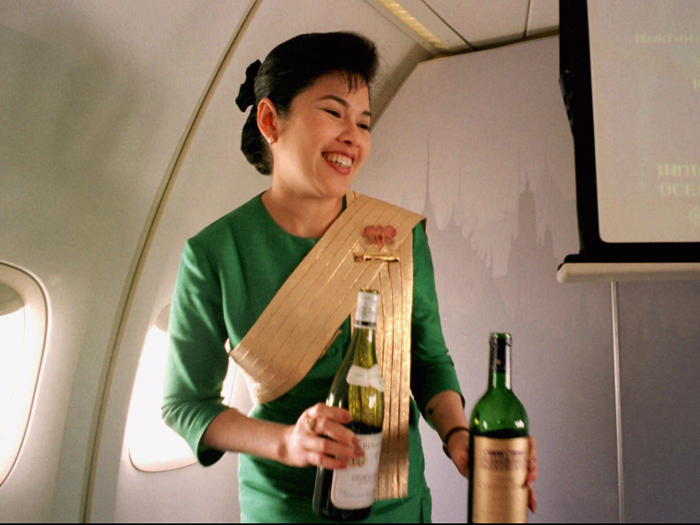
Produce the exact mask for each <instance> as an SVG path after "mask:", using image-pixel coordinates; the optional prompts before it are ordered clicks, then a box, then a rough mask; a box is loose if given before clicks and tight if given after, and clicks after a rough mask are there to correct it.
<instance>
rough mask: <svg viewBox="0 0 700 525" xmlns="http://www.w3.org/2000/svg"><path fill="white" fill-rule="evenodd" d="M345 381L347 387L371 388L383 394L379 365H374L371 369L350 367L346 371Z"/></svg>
mask: <svg viewBox="0 0 700 525" xmlns="http://www.w3.org/2000/svg"><path fill="white" fill-rule="evenodd" d="M347 381H348V384H349V385H355V386H365V387H372V388H376V389H377V390H378V391H379V392H384V381H383V380H382V370H381V368H379V365H374V366H373V367H372V368H363V367H361V366H357V365H352V366H351V367H350V370H348V375H347Z"/></svg>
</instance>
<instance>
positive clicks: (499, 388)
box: [467, 333, 529, 523]
mask: <svg viewBox="0 0 700 525" xmlns="http://www.w3.org/2000/svg"><path fill="white" fill-rule="evenodd" d="M490 347H491V355H490V367H489V368H490V374H489V383H488V390H487V391H486V393H485V394H484V395H483V396H482V397H481V399H479V401H478V402H477V403H476V405H475V406H474V410H473V411H472V414H471V418H470V420H469V441H470V446H469V450H470V454H469V507H468V514H467V518H468V521H469V523H525V522H527V505H528V489H527V487H526V485H525V479H526V477H527V470H528V455H529V437H528V420H527V413H526V412H525V408H524V407H523V404H522V403H521V402H520V400H519V399H518V398H517V397H516V396H515V394H514V393H513V390H512V388H511V337H510V334H506V333H492V334H491V337H490Z"/></svg>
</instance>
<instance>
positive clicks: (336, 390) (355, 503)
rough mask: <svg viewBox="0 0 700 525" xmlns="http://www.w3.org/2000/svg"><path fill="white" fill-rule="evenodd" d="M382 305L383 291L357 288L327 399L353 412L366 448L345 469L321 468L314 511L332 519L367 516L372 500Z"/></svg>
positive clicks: (379, 415)
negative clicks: (349, 335) (345, 343)
mask: <svg viewBox="0 0 700 525" xmlns="http://www.w3.org/2000/svg"><path fill="white" fill-rule="evenodd" d="M378 308H379V292H377V291H375V290H361V291H360V292H359V294H358V299H357V310H356V314H355V321H354V331H353V335H352V338H351V341H350V346H349V347H348V350H347V353H346V355H345V358H344V359H343V362H342V364H341V365H340V368H339V369H338V372H337V373H336V375H335V378H334V379H333V384H332V386H331V390H330V393H329V395H328V399H327V400H326V404H327V405H328V406H335V407H341V408H345V409H347V410H348V411H349V412H350V414H351V415H352V421H351V422H350V424H349V425H348V427H349V428H350V430H352V431H353V432H354V433H355V434H356V435H357V437H358V439H359V440H360V443H361V444H362V448H363V450H364V452H365V456H364V457H363V458H362V459H360V460H355V461H350V462H349V464H348V467H347V468H345V469H336V470H329V469H325V468H323V467H319V468H318V469H317V472H316V487H315V491H314V500H313V506H314V512H316V514H318V515H319V516H321V517H323V518H326V519H330V520H334V521H358V520H362V519H365V518H366V517H367V516H369V515H370V512H371V511H372V506H373V505H374V494H375V492H376V488H377V472H378V470H379V454H380V452H381V448H382V424H383V422H384V383H383V381H382V374H381V369H380V368H379V364H378V363H377V355H376V352H375V346H374V345H375V330H376V326H377V311H378Z"/></svg>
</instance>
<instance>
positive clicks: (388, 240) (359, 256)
mask: <svg viewBox="0 0 700 525" xmlns="http://www.w3.org/2000/svg"><path fill="white" fill-rule="evenodd" d="M395 241H396V228H394V227H393V226H392V225H390V224H387V225H385V226H382V225H381V224H373V225H371V226H367V227H365V229H364V230H363V231H362V244H363V246H364V247H365V249H372V250H374V251H366V252H364V253H356V254H355V262H365V261H384V262H397V261H399V260H400V258H399V254H398V253H389V252H387V251H383V249H384V247H385V246H386V247H390V246H393V245H394V242H395Z"/></svg>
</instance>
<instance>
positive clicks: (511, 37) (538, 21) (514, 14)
mask: <svg viewBox="0 0 700 525" xmlns="http://www.w3.org/2000/svg"><path fill="white" fill-rule="evenodd" d="M366 1H367V2H368V3H369V4H370V5H372V7H374V8H375V9H376V10H377V11H379V12H380V13H382V14H383V15H384V16H386V17H387V18H389V19H390V20H392V22H394V23H396V24H397V25H403V26H404V30H405V24H399V23H398V22H396V17H395V16H393V15H392V14H391V11H390V10H389V9H388V8H387V7H386V5H388V4H398V5H400V7H401V8H403V9H404V10H405V11H406V12H407V13H409V14H410V15H411V16H413V17H415V18H416V19H417V20H418V21H419V22H420V23H421V24H422V25H424V26H425V27H426V28H427V29H428V30H429V31H430V32H432V33H433V34H434V35H436V36H437V37H439V38H440V39H441V40H442V42H443V43H444V44H445V45H446V47H447V49H448V51H449V52H452V53H454V52H468V51H475V50H480V49H483V48H485V47H493V46H495V45H503V44H510V43H514V42H518V41H520V40H523V39H525V38H528V37H532V36H537V35H540V34H543V33H554V32H556V31H557V30H558V27H559V0H399V1H398V2H391V1H385V0H366ZM405 32H407V34H410V33H409V32H408V31H405ZM412 36H413V37H414V38H416V35H415V33H413V35H412ZM417 41H419V43H421V44H425V42H420V39H417ZM424 47H426V49H428V50H430V51H433V50H432V49H430V46H429V45H428V46H424Z"/></svg>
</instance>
